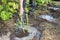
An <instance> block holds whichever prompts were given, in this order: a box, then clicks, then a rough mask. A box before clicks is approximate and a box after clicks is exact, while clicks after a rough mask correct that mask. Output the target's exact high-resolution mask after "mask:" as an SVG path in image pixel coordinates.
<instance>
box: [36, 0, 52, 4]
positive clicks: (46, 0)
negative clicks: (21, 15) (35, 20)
mask: <svg viewBox="0 0 60 40" xmlns="http://www.w3.org/2000/svg"><path fill="white" fill-rule="evenodd" d="M51 1H52V0H36V4H37V5H40V4H48V3H51Z"/></svg>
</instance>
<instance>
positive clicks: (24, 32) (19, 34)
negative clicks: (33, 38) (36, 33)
mask: <svg viewBox="0 0 60 40" xmlns="http://www.w3.org/2000/svg"><path fill="white" fill-rule="evenodd" d="M13 35H15V36H16V37H18V38H22V37H26V36H28V35H29V33H28V31H27V30H16V31H15V32H14V33H13Z"/></svg>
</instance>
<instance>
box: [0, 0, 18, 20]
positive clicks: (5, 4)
mask: <svg viewBox="0 0 60 40" xmlns="http://www.w3.org/2000/svg"><path fill="white" fill-rule="evenodd" d="M18 5H19V4H18V1H17V0H1V1H0V18H1V19H2V20H4V21H5V20H8V19H10V18H12V16H13V14H14V13H15V12H17V10H18V8H19V6H18Z"/></svg>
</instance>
